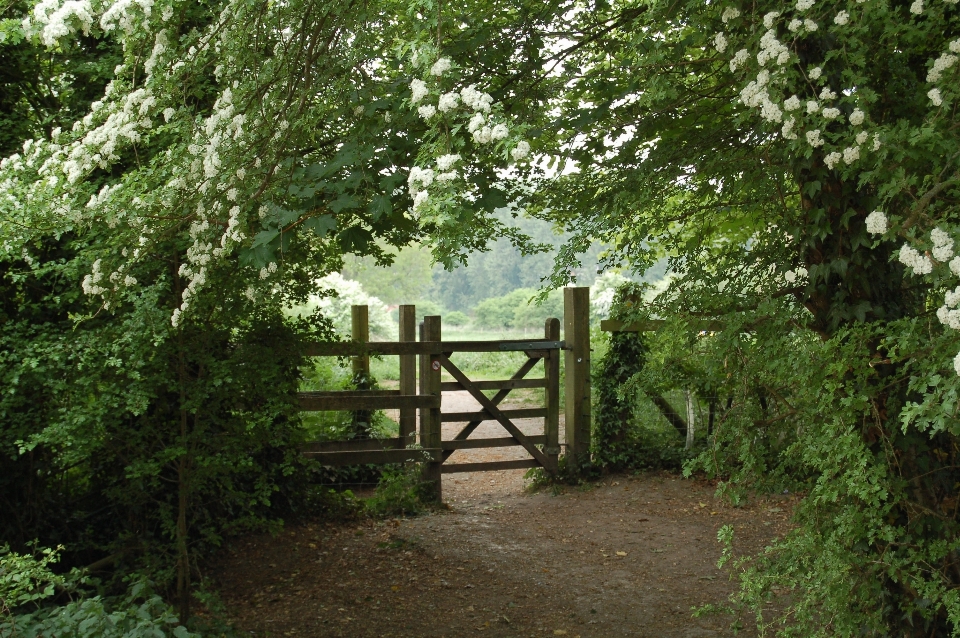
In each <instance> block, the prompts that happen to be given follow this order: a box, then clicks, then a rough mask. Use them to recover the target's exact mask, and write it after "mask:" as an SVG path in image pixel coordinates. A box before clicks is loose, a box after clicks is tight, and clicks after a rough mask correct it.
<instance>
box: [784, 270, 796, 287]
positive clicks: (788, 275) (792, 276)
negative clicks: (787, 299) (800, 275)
mask: <svg viewBox="0 0 960 638" xmlns="http://www.w3.org/2000/svg"><path fill="white" fill-rule="evenodd" d="M783 279H784V280H785V281H786V282H787V283H788V284H792V283H795V282H796V281H797V273H795V272H793V271H792V270H788V271H787V272H785V273H783Z"/></svg>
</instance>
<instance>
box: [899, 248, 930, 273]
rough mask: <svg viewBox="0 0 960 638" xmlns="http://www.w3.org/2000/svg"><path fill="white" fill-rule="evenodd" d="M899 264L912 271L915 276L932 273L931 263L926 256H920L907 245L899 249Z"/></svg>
mask: <svg viewBox="0 0 960 638" xmlns="http://www.w3.org/2000/svg"><path fill="white" fill-rule="evenodd" d="M900 263H902V264H903V265H904V266H906V267H907V268H911V269H912V270H913V274H915V275H929V274H930V273H931V272H933V262H932V261H931V260H930V258H929V257H927V256H926V255H921V254H920V253H919V252H917V251H916V250H915V249H914V248H913V247H911V246H910V245H909V244H904V245H903V247H902V248H900Z"/></svg>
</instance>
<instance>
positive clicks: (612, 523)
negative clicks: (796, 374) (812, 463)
mask: <svg viewBox="0 0 960 638" xmlns="http://www.w3.org/2000/svg"><path fill="white" fill-rule="evenodd" d="M451 394H452V393H451ZM448 396H450V395H447V394H445V395H444V406H443V409H444V411H450V412H453V411H466V410H471V409H477V408H473V407H471V405H470V403H469V402H470V401H472V399H470V398H469V397H462V398H461V397H457V398H451V399H449V400H448ZM448 425H449V429H450V432H449V433H448V432H447V427H446V426H445V428H444V430H445V431H444V438H448V437H452V435H453V434H455V433H456V431H457V430H458V427H459V424H448ZM518 426H519V427H521V429H523V430H524V431H525V432H527V431H529V432H539V428H540V425H539V423H537V422H536V421H531V422H529V423H523V422H521V423H518ZM487 436H504V434H503V430H502V429H501V428H500V426H499V425H496V424H489V423H487V424H484V425H483V426H481V428H480V430H479V431H478V432H477V434H475V435H474V437H477V438H480V437H487ZM456 455H457V456H459V458H457V456H455V457H452V458H451V460H450V462H474V461H481V460H498V459H509V458H524V456H523V452H522V449H521V448H506V449H486V450H461V451H458V452H457V453H456ZM523 488H524V485H523V470H511V471H502V472H483V473H473V474H453V475H446V476H445V477H444V485H443V490H444V499H445V501H446V502H447V503H448V504H449V506H450V509H449V510H448V511H445V512H441V513H438V514H434V515H430V516H423V517H420V518H415V519H406V520H393V521H383V522H372V521H367V522H364V523H362V524H356V523H354V524H352V525H323V524H315V525H310V524H306V525H301V526H297V527H292V528H288V529H286V530H284V531H283V532H282V533H281V534H280V535H279V536H278V537H270V536H262V537H251V538H247V539H244V540H243V541H242V542H240V543H237V544H235V545H234V546H232V547H231V548H230V549H229V550H228V551H227V552H225V554H224V557H223V560H222V561H221V564H220V565H219V566H218V567H217V568H216V570H215V572H216V573H215V579H216V580H217V581H218V582H219V583H220V590H221V593H222V596H223V600H224V602H225V604H226V607H227V609H228V611H229V613H230V615H231V616H232V618H233V620H234V621H235V622H236V623H237V626H239V627H240V628H242V629H244V630H246V631H249V632H250V635H252V636H322V637H326V636H337V637H339V636H343V637H345V638H346V637H351V638H352V637H361V636H363V637H366V636H371V637H374V636H390V637H401V636H402V637H408V636H409V637H414V636H449V637H456V636H472V635H489V636H504V637H507V636H564V635H565V636H570V637H571V638H572V637H574V636H581V637H582V638H587V637H588V636H590V637H597V638H600V637H606V636H651V637H653V636H665V637H673V636H677V637H685V638H686V637H699V636H727V635H733V632H732V630H731V629H730V622H731V619H730V618H729V617H726V616H707V617H703V618H694V617H692V614H691V608H692V607H695V606H700V605H703V604H706V603H722V602H723V601H724V600H725V599H726V596H727V595H728V594H729V593H730V591H732V588H733V584H732V583H731V582H729V580H728V575H727V574H726V573H724V572H721V571H720V570H718V569H717V568H716V561H717V558H718V557H719V555H720V547H719V545H718V544H717V542H716V531H717V529H718V528H719V527H720V526H721V525H724V524H727V523H729V524H732V525H734V527H735V529H736V532H737V537H738V547H739V548H740V549H743V550H757V549H760V548H762V547H763V545H764V544H765V543H766V542H768V541H769V540H770V539H771V538H772V537H774V536H775V535H776V534H780V533H783V532H784V531H785V530H786V525H787V522H786V517H787V512H788V510H789V508H790V506H791V504H792V501H791V500H790V499H789V497H786V496H785V497H783V498H782V499H773V500H765V501H757V502H754V503H752V504H751V505H750V506H747V507H742V508H730V507H727V506H724V505H723V504H721V503H720V502H719V501H717V500H715V499H714V498H713V492H714V488H713V487H712V486H711V485H707V484H704V483H700V482H696V481H689V480H682V479H680V478H678V477H676V476H672V475H667V474H644V475H640V476H629V477H628V476H615V477H610V478H608V479H607V480H605V481H602V482H599V483H596V484H593V485H590V486H586V487H585V488H571V489H568V490H566V491H565V492H564V493H561V494H559V495H552V494H548V493H538V494H532V495H531V494H526V493H524V491H523ZM741 635H751V634H750V633H749V632H747V633H746V634H741Z"/></svg>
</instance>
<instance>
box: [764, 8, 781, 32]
mask: <svg viewBox="0 0 960 638" xmlns="http://www.w3.org/2000/svg"><path fill="white" fill-rule="evenodd" d="M779 17H780V12H779V11H771V12H770V13H767V14H766V15H764V16H763V26H764V27H766V28H767V29H772V28H773V25H774V24H775V23H776V21H777V18H779Z"/></svg>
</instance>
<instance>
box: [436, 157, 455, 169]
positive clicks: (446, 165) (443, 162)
mask: <svg viewBox="0 0 960 638" xmlns="http://www.w3.org/2000/svg"><path fill="white" fill-rule="evenodd" d="M458 161H460V156H459V155H441V156H440V157H438V158H437V169H439V170H441V171H448V170H450V169H451V168H453V165H454V164H456V163H457V162H458Z"/></svg>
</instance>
